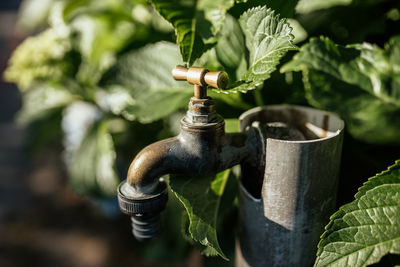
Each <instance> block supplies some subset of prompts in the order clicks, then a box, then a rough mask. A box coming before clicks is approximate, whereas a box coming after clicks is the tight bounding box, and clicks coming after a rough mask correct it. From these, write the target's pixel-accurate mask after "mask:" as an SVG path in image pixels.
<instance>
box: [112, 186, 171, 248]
mask: <svg viewBox="0 0 400 267" xmlns="http://www.w3.org/2000/svg"><path fill="white" fill-rule="evenodd" d="M167 200H168V191H167V185H166V183H165V181H164V180H163V179H160V181H159V182H158V184H157V186H156V188H155V190H154V193H151V194H149V193H140V192H137V191H136V190H135V189H134V188H133V187H132V186H131V185H129V184H128V183H127V182H126V180H125V181H123V182H122V183H121V184H120V185H119V186H118V204H119V208H120V209H121V211H122V212H123V213H125V214H127V215H129V216H131V221H132V233H133V235H134V237H135V238H136V239H137V240H139V241H148V240H151V239H154V238H155V237H157V236H158V235H159V234H160V232H161V223H160V213H161V212H162V211H163V210H164V209H165V206H166V203H167Z"/></svg>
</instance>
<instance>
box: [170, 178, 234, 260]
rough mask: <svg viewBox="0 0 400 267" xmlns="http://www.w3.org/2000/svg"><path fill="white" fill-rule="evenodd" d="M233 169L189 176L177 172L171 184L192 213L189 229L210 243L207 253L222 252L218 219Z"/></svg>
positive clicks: (206, 243) (198, 240) (189, 212)
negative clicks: (208, 175)
mask: <svg viewBox="0 0 400 267" xmlns="http://www.w3.org/2000/svg"><path fill="white" fill-rule="evenodd" d="M229 174H230V170H225V171H223V172H220V173H218V174H217V175H216V176H215V177H213V176H210V177H195V178H187V177H185V176H182V175H173V176H171V178H170V187H171V189H172V191H173V192H174V194H175V196H176V197H177V198H178V199H179V200H180V201H181V202H182V204H183V206H184V207H185V209H186V211H187V213H188V215H189V221H190V223H189V233H190V235H191V236H192V238H193V239H194V240H195V241H197V242H199V243H200V244H201V245H203V246H206V247H208V248H207V249H206V251H205V252H206V253H207V255H220V256H221V257H222V258H224V259H225V260H228V259H227V258H226V256H225V255H224V253H223V252H222V250H221V248H220V246H219V243H218V238H217V231H216V223H217V215H218V209H219V204H220V200H221V197H222V194H223V192H224V189H225V185H226V182H227V181H228V178H229Z"/></svg>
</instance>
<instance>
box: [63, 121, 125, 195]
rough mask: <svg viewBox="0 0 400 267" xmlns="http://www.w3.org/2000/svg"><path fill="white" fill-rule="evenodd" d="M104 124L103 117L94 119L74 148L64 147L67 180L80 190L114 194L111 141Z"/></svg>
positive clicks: (84, 192) (114, 179)
mask: <svg viewBox="0 0 400 267" xmlns="http://www.w3.org/2000/svg"><path fill="white" fill-rule="evenodd" d="M107 127H108V123H107V121H104V120H103V121H102V122H98V123H94V124H93V125H92V127H90V128H89V129H88V131H87V133H86V135H85V136H84V138H83V139H82V141H81V143H80V145H79V147H78V148H77V149H72V150H68V147H67V153H66V163H67V170H68V173H69V179H70V180H69V183H70V184H71V187H72V188H73V189H74V190H75V191H76V192H77V193H79V194H83V195H92V196H113V195H115V192H116V189H117V186H118V183H119V179H118V175H117V172H116V170H115V165H114V164H115V158H116V155H115V150H114V143H113V140H112V137H111V135H110V134H109V133H108V131H107ZM75 134H76V133H75Z"/></svg>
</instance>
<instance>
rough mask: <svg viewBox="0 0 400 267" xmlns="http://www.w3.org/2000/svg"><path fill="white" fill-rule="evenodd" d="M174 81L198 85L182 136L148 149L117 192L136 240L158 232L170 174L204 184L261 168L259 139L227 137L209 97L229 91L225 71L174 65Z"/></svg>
mask: <svg viewBox="0 0 400 267" xmlns="http://www.w3.org/2000/svg"><path fill="white" fill-rule="evenodd" d="M172 75H173V77H174V79H175V80H179V81H187V82H189V83H190V84H193V85H194V96H193V97H192V98H191V99H190V102H189V107H188V111H187V112H186V115H185V116H184V117H183V118H182V119H181V130H180V134H179V135H178V136H176V137H173V138H169V139H165V140H162V141H159V142H156V143H154V144H151V145H149V146H147V147H145V148H144V149H143V150H142V151H141V152H140V153H139V154H137V156H136V157H135V159H134V160H133V161H132V163H131V164H130V167H129V170H128V174H127V179H126V180H125V181H123V182H122V183H121V184H120V185H119V187H118V201H119V206H120V209H121V211H122V212H123V213H125V214H127V215H130V216H131V219H132V228H133V234H134V236H135V237H136V239H138V240H142V241H144V240H150V239H153V238H154V237H155V236H157V235H158V233H159V232H160V212H161V211H162V210H163V209H164V208H165V205H166V202H167V199H168V196H167V186H166V183H165V181H164V180H163V179H162V176H163V175H167V174H183V175H186V176H188V177H197V178H198V179H201V178H202V177H205V176H210V175H215V174H216V173H218V172H220V171H223V170H226V169H229V168H231V167H233V166H235V165H238V164H243V165H245V166H260V162H262V159H261V154H262V152H261V151H260V150H262V145H260V142H261V140H259V139H260V138H259V134H258V133H257V131H256V130H254V129H252V128H250V129H249V130H248V131H247V132H245V133H233V134H231V133H228V134H226V133H225V129H224V128H225V123H224V120H223V118H222V117H221V116H219V115H218V114H217V113H216V111H215V110H214V101H213V100H212V98H211V97H208V96H207V87H208V86H212V87H215V88H220V89H225V88H226V86H227V84H228V81H229V78H228V75H227V73H226V72H221V71H220V72H210V71H208V70H207V69H205V68H197V67H191V68H185V67H183V66H176V67H175V68H174V70H173V71H172Z"/></svg>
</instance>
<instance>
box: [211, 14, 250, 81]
mask: <svg viewBox="0 0 400 267" xmlns="http://www.w3.org/2000/svg"><path fill="white" fill-rule="evenodd" d="M215 53H216V57H217V59H218V61H219V62H220V63H221V64H222V66H224V68H225V69H226V70H227V71H228V74H229V77H230V78H231V79H232V78H233V77H236V76H237V77H241V76H242V74H243V73H240V71H243V69H244V71H246V69H245V68H246V61H245V53H246V46H245V41H244V35H243V32H242V29H241V28H240V24H239V22H238V21H237V20H236V19H235V18H234V17H232V16H230V15H227V16H226V20H225V24H224V27H223V28H222V30H221V33H220V37H219V39H218V43H217V45H216V46H215ZM241 64H243V65H244V68H242V69H240V68H239V66H240V65H241ZM238 70H239V71H238ZM232 72H234V73H232Z"/></svg>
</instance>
